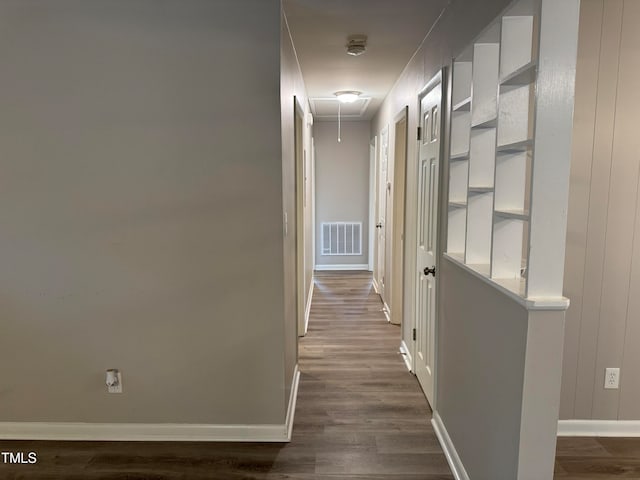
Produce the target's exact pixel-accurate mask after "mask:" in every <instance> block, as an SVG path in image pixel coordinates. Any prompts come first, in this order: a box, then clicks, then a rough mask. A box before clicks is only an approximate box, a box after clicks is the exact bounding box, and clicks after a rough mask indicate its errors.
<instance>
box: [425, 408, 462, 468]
mask: <svg viewBox="0 0 640 480" xmlns="http://www.w3.org/2000/svg"><path fill="white" fill-rule="evenodd" d="M431 424H432V425H433V429H434V430H435V432H436V435H437V437H438V441H439V442H440V446H441V447H442V450H443V451H444V456H445V457H446V458H447V462H448V463H449V467H450V468H451V473H453V478H455V479H456V480H469V475H468V474H467V471H466V470H465V468H464V465H463V464H462V460H460V457H459V456H458V452H457V451H456V448H455V446H454V445H453V442H452V441H451V437H449V433H448V432H447V429H446V428H445V426H444V423H442V418H440V415H438V412H433V418H432V419H431Z"/></svg>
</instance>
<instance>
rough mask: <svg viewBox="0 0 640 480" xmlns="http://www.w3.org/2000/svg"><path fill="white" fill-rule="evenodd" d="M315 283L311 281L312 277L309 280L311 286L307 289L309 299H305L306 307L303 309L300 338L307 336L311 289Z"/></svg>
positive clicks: (311, 298)
mask: <svg viewBox="0 0 640 480" xmlns="http://www.w3.org/2000/svg"><path fill="white" fill-rule="evenodd" d="M314 285H315V282H314V281H313V277H312V278H311V286H310V287H309V298H307V305H306V306H305V308H304V332H302V336H304V335H306V334H307V330H308V329H309V316H310V315H311V301H312V300H313V287H314Z"/></svg>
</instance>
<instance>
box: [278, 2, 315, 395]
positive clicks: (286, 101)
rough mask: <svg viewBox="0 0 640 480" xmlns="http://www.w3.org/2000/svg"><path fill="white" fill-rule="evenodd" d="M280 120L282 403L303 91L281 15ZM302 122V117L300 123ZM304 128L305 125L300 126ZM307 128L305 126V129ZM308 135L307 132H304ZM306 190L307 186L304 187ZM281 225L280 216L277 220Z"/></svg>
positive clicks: (290, 366) (290, 338)
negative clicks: (297, 122)
mask: <svg viewBox="0 0 640 480" xmlns="http://www.w3.org/2000/svg"><path fill="white" fill-rule="evenodd" d="M280 41H281V69H282V72H281V84H280V101H281V122H282V185H283V191H282V205H283V209H284V212H283V213H284V214H286V216H287V229H286V230H287V234H286V235H285V237H284V250H283V255H284V273H285V275H284V282H285V283H284V302H285V315H284V319H285V393H286V395H285V398H284V402H285V405H287V404H288V402H289V393H290V392H291V380H292V379H293V373H294V369H295V366H296V364H297V361H298V360H297V359H298V314H297V311H296V255H295V252H296V228H297V225H296V197H295V194H296V185H295V182H296V166H295V130H294V99H295V101H296V102H298V104H299V105H300V106H301V107H302V109H303V110H304V111H306V106H307V93H306V89H305V86H304V81H303V79H302V72H301V71H300V66H299V65H298V61H297V59H296V54H295V50H294V46H293V43H292V41H291V36H290V34H289V29H288V26H287V23H286V19H285V17H284V13H283V17H282V25H281V40H280ZM305 123H306V122H304V121H303V124H305ZM303 128H305V129H307V127H306V126H305V127H303ZM307 130H308V129H307ZM306 136H307V137H308V132H307V135H306ZM307 190H309V189H308V188H307ZM309 211H310V210H309V209H308V210H306V211H305V214H306V215H305V220H307V219H308V217H309V215H308V214H309ZM279 225H282V219H281V220H279ZM311 238H312V233H311V231H310V223H308V222H307V223H306V225H305V240H306V241H307V252H308V257H307V262H306V264H307V269H306V272H305V299H304V301H305V302H306V298H307V297H308V295H309V290H310V285H311V273H312V268H313V267H312V265H313V263H312V262H309V257H310V256H311V255H312V250H311V247H310V246H309V245H308V244H309V243H310V241H311Z"/></svg>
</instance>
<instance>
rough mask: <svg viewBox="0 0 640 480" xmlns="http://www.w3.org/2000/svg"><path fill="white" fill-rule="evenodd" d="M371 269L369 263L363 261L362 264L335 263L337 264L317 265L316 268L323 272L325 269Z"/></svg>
mask: <svg viewBox="0 0 640 480" xmlns="http://www.w3.org/2000/svg"><path fill="white" fill-rule="evenodd" d="M368 269H369V265H367V264H366V263H362V264H355V263H354V264H347V263H342V264H335V265H316V268H315V270H316V271H318V272H323V271H325V272H326V271H329V272H331V271H339V270H358V271H360V270H362V271H365V272H366V271H367V270H368Z"/></svg>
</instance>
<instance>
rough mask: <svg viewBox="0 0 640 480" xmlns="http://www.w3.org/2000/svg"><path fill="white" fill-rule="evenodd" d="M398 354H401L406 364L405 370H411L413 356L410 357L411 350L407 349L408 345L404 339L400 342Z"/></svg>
mask: <svg viewBox="0 0 640 480" xmlns="http://www.w3.org/2000/svg"><path fill="white" fill-rule="evenodd" d="M400 355H402V359H403V360H404V364H405V365H406V366H407V370H409V371H410V372H412V371H413V358H411V350H409V347H408V346H407V344H406V342H405V341H404V340H402V342H400Z"/></svg>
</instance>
